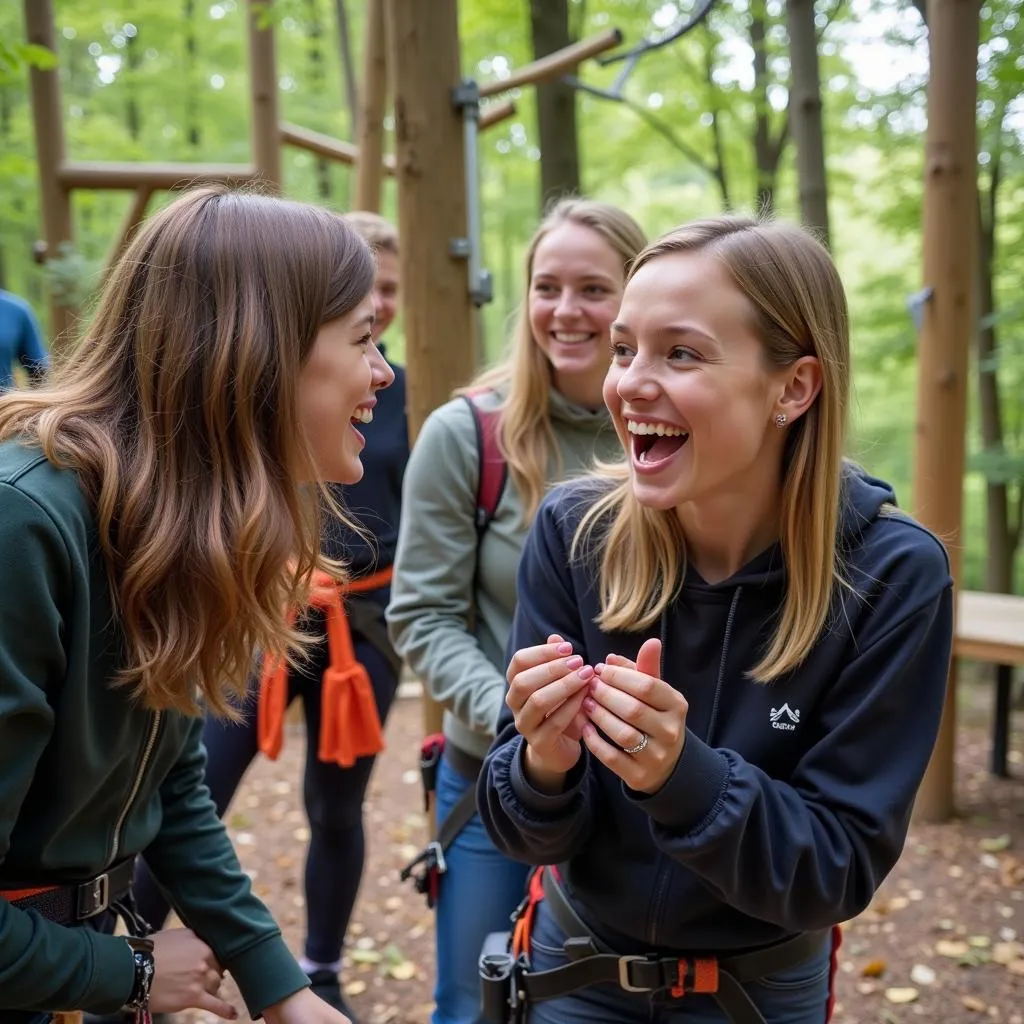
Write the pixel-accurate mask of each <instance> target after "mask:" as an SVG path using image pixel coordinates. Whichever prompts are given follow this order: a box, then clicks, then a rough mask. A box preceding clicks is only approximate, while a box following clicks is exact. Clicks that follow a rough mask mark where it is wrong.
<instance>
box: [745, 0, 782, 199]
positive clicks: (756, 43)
mask: <svg viewBox="0 0 1024 1024" xmlns="http://www.w3.org/2000/svg"><path fill="white" fill-rule="evenodd" d="M750 45H751V47H752V48H753V51H754V90H753V95H754V171H755V174H756V180H757V185H756V195H755V202H756V204H757V209H758V211H759V212H760V213H762V214H764V215H765V216H768V217H770V216H771V215H772V214H773V213H774V212H775V186H776V182H777V181H778V176H779V160H780V159H781V158H782V150H783V148H784V147H785V145H786V138H787V136H788V134H789V118H788V114H787V117H786V120H785V121H783V123H782V126H781V127H780V129H779V131H778V134H777V135H774V136H773V134H772V117H771V113H772V108H771V104H770V103H769V102H768V84H769V81H770V76H769V72H768V24H767V15H766V14H765V8H764V5H763V3H761V4H758V5H756V6H755V7H754V9H753V10H752V11H751V14H750Z"/></svg>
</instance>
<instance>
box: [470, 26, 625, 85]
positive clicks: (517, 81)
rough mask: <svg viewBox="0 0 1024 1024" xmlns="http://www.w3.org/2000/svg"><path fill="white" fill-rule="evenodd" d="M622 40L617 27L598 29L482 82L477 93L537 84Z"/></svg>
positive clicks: (557, 75) (612, 46)
mask: <svg viewBox="0 0 1024 1024" xmlns="http://www.w3.org/2000/svg"><path fill="white" fill-rule="evenodd" d="M621 42H622V33H621V32H620V31H619V30H618V29H617V28H610V29H608V30H607V31H605V32H599V33H598V34H597V35H596V36H590V38H588V39H581V40H580V41H579V42H578V43H573V44H572V45H571V46H566V47H563V48H562V49H561V50H556V51H555V52H554V53H549V54H548V55H547V56H546V57H541V58H540V60H535V61H531V62H530V63H529V64H524V65H523V66H522V67H521V68H519V70H518V71H513V72H512V74H511V75H509V76H508V78H498V79H496V80H495V81H493V82H484V83H483V85H481V86H480V97H481V98H482V99H484V98H486V97H488V96H497V95H498V94H499V93H503V92H508V91H509V90H510V89H518V88H519V87H520V86H523V85H536V84H537V83H538V82H546V81H548V79H551V78H558V77H559V76H560V75H564V74H565V73H566V72H567V71H572V70H573V68H576V67H579V65H580V64H582V63H583V62H584V61H585V60H587V59H588V58H590V57H596V56H597V55H598V54H599V53H604V52H605V51H606V50H612V49H614V48H615V47H616V46H618V45H619V43H621Z"/></svg>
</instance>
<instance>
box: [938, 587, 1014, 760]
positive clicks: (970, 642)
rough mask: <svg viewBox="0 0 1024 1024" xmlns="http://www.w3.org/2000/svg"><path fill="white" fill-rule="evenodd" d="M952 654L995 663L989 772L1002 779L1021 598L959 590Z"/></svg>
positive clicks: (1007, 741) (1005, 756) (1006, 749)
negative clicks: (994, 699) (994, 697)
mask: <svg viewBox="0 0 1024 1024" xmlns="http://www.w3.org/2000/svg"><path fill="white" fill-rule="evenodd" d="M953 653H954V655H955V656H956V657H958V658H969V659H971V660H973V661H984V662H987V663H988V664H990V665H995V666H996V703H995V713H994V716H993V728H992V774H993V775H998V776H1000V777H1001V778H1006V777H1007V775H1008V774H1009V771H1008V769H1007V766H1006V758H1007V753H1008V750H1009V742H1010V703H1011V700H1012V689H1013V669H1014V666H1016V665H1024V597H1017V596H1016V595H1013V594H983V593H980V592H978V591H972V590H965V591H961V592H960V595H959V597H958V599H957V623H956V639H955V641H954V645H953Z"/></svg>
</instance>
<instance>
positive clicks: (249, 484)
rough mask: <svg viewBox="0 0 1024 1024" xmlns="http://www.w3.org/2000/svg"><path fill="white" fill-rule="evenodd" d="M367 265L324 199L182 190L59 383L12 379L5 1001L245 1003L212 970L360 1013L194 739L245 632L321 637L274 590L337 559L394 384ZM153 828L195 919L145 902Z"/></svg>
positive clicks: (18, 1016) (5, 672)
mask: <svg viewBox="0 0 1024 1024" xmlns="http://www.w3.org/2000/svg"><path fill="white" fill-rule="evenodd" d="M373 274H374V266H373V258H372V254H371V252H370V249H369V247H368V246H367V245H366V243H365V242H364V241H363V240H362V239H360V238H359V237H358V236H357V235H356V233H355V232H353V231H352V230H351V229H349V228H347V227H346V226H345V225H344V224H343V222H342V221H341V220H339V218H338V217H337V216H336V215H333V214H330V213H328V212H327V211H324V210H321V209H317V208H316V207H313V206H308V205H305V204H301V203H294V202H287V201H285V200H281V199H277V198H272V197H267V196H261V195H256V194H251V193H243V192H234V191H231V190H229V189H225V188H221V187H206V188H200V189H196V190H193V191H191V192H188V193H186V194H185V195H183V196H181V197H179V198H178V199H176V200H175V201H174V202H173V203H171V204H170V205H169V206H167V207H165V208H164V209H163V210H161V211H160V212H158V213H156V214H155V215H154V216H153V217H151V218H150V219H149V220H148V221H147V222H146V223H145V224H144V225H143V226H142V228H141V229H140V231H139V232H138V234H137V235H136V237H135V238H134V239H133V241H132V242H131V244H130V245H129V246H128V248H127V250H126V251H125V253H124V255H123V257H122V258H121V260H120V261H119V262H118V263H117V265H116V266H115V267H114V269H113V270H112V272H111V274H110V276H109V279H108V281H107V282H106V285H105V287H104V291H103V294H102V295H101V297H100V300H99V303H98V306H97V309H96V312H95V314H94V316H93V317H92V318H91V320H90V323H89V326H88V327H87V329H86V333H85V335H84V337H83V338H82V340H81V342H80V343H79V344H78V345H77V346H76V347H75V349H74V350H73V351H72V352H71V353H70V355H69V357H68V358H67V360H66V361H65V362H64V363H63V364H62V366H61V367H59V368H58V370H57V371H56V373H55V374H54V376H53V377H52V379H51V380H50V381H49V382H48V383H46V384H44V385H43V386H42V387H39V388H36V389H33V390H31V391H13V392H9V393H6V394H4V395H3V396H0V579H2V581H3V586H2V587H0V776H2V778H3V786H2V787H0V1019H2V1020H3V1021H4V1024H42V1022H47V1021H50V1020H51V1018H52V1015H53V1014H54V1013H55V1012H57V1011H78V1010H86V1011H90V1012H95V1013H101V1014H102V1013H115V1012H117V1011H118V1010H119V1009H122V1008H123V1010H124V1012H126V1013H128V1014H131V1015H132V1017H133V1019H137V1020H149V1019H150V1013H152V1014H159V1013H174V1012H177V1011H179V1010H184V1009H189V1008H197V1009H201V1010H205V1011H209V1012H210V1013H212V1014H215V1015H216V1016H218V1017H223V1018H225V1019H235V1018H237V1017H238V1010H237V1009H236V1008H235V1007H234V1006H232V1005H231V1003H229V1002H227V1001H226V1000H225V999H224V998H223V997H222V996H221V995H220V994H219V990H220V986H221V980H222V975H223V973H224V972H225V971H227V972H229V973H230V974H231V975H232V976H233V978H234V980H235V981H236V983H237V985H238V988H239V990H240V991H241V994H242V997H243V999H244V1000H245V1002H246V1005H247V1007H248V1010H249V1012H250V1014H251V1015H252V1017H253V1018H254V1019H255V1018H257V1017H260V1016H262V1017H263V1019H264V1020H265V1021H266V1022H267V1024H348V1018H346V1017H345V1016H344V1015H343V1014H341V1013H340V1012H339V1011H338V1010H337V1009H335V1008H333V1007H331V1006H329V1005H328V1004H327V1003H325V1002H324V1001H323V1000H321V999H319V998H317V997H316V996H315V995H314V994H313V993H312V992H311V991H310V987H309V979H308V978H307V976H306V974H305V972H303V971H302V970H301V968H300V967H299V965H298V964H297V963H296V962H295V958H294V956H293V955H292V953H291V952H290V951H289V950H288V947H287V946H286V945H285V943H284V940H283V939H282V937H281V933H280V930H279V929H278V927H277V925H276V924H275V923H274V921H273V919H272V918H271V916H270V914H269V913H268V912H267V910H266V908H265V907H264V906H263V904H262V903H261V902H260V901H259V900H258V899H257V898H256V896H255V895H254V894H253V892H252V887H251V885H250V882H249V879H248V877H247V876H246V875H245V873H244V872H243V871H242V870H241V867H240V866H239V863H238V859H237V857H236V856H235V853H234V850H233V849H232V846H231V842H230V839H229V838H228V835H227V832H226V831H225V829H224V826H223V824H222V823H221V822H220V821H219V820H218V816H217V812H216V809H215V807H214V804H213V801H212V800H211V799H210V794H209V791H208V789H207V788H206V786H205V784H204V769H205V761H206V754H205V751H204V749H203V746H202V742H201V737H202V726H203V720H202V714H203V712H204V711H207V712H209V713H210V714H214V715H221V716H230V715H231V713H232V706H233V704H234V703H235V702H237V701H238V700H240V699H241V698H242V696H243V695H244V694H245V692H246V689H247V685H248V680H249V676H250V672H251V666H252V657H253V651H255V650H263V651H267V652H272V654H273V655H274V656H278V657H283V656H284V655H285V654H286V653H288V652H292V653H293V654H294V656H295V657H299V656H300V655H301V650H302V648H303V645H304V644H306V645H307V646H308V642H307V641H305V640H304V638H303V636H302V635H301V634H300V633H299V632H298V631H297V630H296V629H295V628H294V627H293V625H292V624H291V623H290V622H289V621H288V616H287V609H289V608H296V607H302V606H304V605H305V604H306V602H307V599H308V598H311V597H312V596H313V593H314V585H315V587H316V590H317V591H319V590H321V589H324V584H323V583H322V582H320V581H321V580H322V579H326V580H327V581H329V583H330V584H331V585H332V586H334V587H335V592H336V591H337V587H338V586H339V585H343V584H345V583H346V582H347V581H346V576H345V573H344V570H343V567H341V566H339V565H337V564H334V563H332V562H330V561H329V560H327V559H325V558H324V557H323V556H322V554H321V552H320V525H319V522H320V514H319V509H318V507H317V503H316V500H315V499H316V494H317V492H318V491H320V490H323V482H324V481H327V480H330V481H333V482H347V483H354V482H356V481H357V480H358V479H359V478H360V476H361V475H362V472H363V467H362V463H361V461H360V454H361V451H362V448H363V445H364V444H365V441H364V439H363V437H362V435H361V434H360V433H359V431H358V430H357V429H356V427H355V425H354V424H355V422H361V421H362V420H363V419H364V418H365V414H366V412H367V410H370V409H372V408H373V406H374V404H375V394H376V393H377V392H378V391H379V390H380V389H382V388H385V387H386V386H387V385H388V384H389V383H390V382H391V378H392V371H391V369H390V368H389V367H388V365H387V363H386V362H385V361H384V359H383V358H382V357H381V355H380V353H379V352H378V351H377V349H376V346H375V345H374V343H373V339H372V334H371V326H372V324H373V317H374V312H373V309H374V307H373V299H372V296H371V294H370V291H371V287H372V284H373ZM267 282H271V283H272V286H271V287H269V288H268V287H267ZM324 500H325V501H326V500H327V499H326V498H325V499H324ZM339 514H340V510H339ZM143 851H145V853H146V856H147V858H148V861H149V865H150V867H151V869H152V871H153V875H154V876H155V878H156V879H157V881H158V882H159V884H160V885H161V887H162V888H163V890H164V891H165V892H166V893H167V895H168V897H169V898H170V900H171V902H172V903H173V905H174V907H175V909H176V910H177V911H178V914H179V916H180V918H181V919H182V921H183V922H185V924H186V927H184V928H174V929H163V930H160V931H158V932H157V933H156V934H155V935H149V934H148V929H146V928H145V926H144V924H143V922H141V921H140V920H139V916H138V914H137V909H136V907H135V905H134V901H133V899H132V893H131V880H132V866H133V861H134V860H135V858H136V856H137V855H138V854H140V853H142V852H143ZM115 914H116V916H117V917H120V918H121V920H122V922H123V923H124V924H125V925H126V927H127V929H128V931H129V932H130V934H129V935H119V934H115V925H116V918H115Z"/></svg>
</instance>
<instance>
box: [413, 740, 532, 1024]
mask: <svg viewBox="0 0 1024 1024" xmlns="http://www.w3.org/2000/svg"><path fill="white" fill-rule="evenodd" d="M473 784H474V783H472V782H470V780H469V779H465V778H463V777H462V776H461V775H459V773H458V772H457V771H455V769H454V768H452V766H451V765H450V764H449V763H448V762H447V761H446V760H445V759H444V758H442V759H441V764H440V765H439V766H438V772H437V796H436V800H437V818H438V821H441V820H443V819H444V817H445V816H446V815H447V814H448V813H449V812H450V811H451V809H452V807H454V806H455V804H456V802H457V801H458V799H459V797H461V796H462V794H463V793H464V792H465V791H466V790H467V789H469V788H470V786H472V785H473ZM445 861H446V862H447V865H448V870H447V871H446V872H445V874H444V875H442V876H441V887H440V891H439V893H438V901H437V917H436V922H435V928H436V932H435V937H436V943H437V981H436V984H435V988H434V1001H435V1003H436V1004H437V1005H436V1008H435V1009H434V1014H433V1016H432V1017H431V1022H432V1024H476V1022H477V1021H479V1020H480V974H479V968H478V966H477V962H478V960H479V958H480V950H481V948H482V947H483V944H484V939H485V938H486V937H487V935H488V934H489V933H490V932H507V931H509V930H510V929H511V920H510V919H511V916H512V912H513V911H514V910H515V909H516V907H517V906H518V905H519V903H520V901H521V900H522V898H523V894H524V892H525V891H526V878H527V875H528V874H529V871H530V869H529V867H528V866H527V865H525V864H518V863H516V862H515V861H513V860H509V859H508V858H507V857H505V856H504V855H503V854H500V853H499V852H498V851H497V850H496V849H495V848H494V845H493V844H492V843H491V841H490V839H488V838H487V833H486V832H485V831H484V827H483V825H482V824H481V822H480V817H479V815H474V816H473V818H472V819H470V821H469V823H468V824H467V825H466V827H465V828H464V829H463V830H462V831H461V832H460V833H459V835H458V836H457V837H456V838H455V840H454V842H453V843H452V844H451V846H449V847H448V849H447V850H446V851H445Z"/></svg>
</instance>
